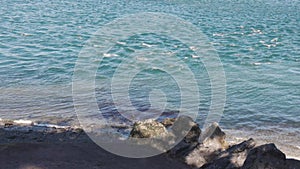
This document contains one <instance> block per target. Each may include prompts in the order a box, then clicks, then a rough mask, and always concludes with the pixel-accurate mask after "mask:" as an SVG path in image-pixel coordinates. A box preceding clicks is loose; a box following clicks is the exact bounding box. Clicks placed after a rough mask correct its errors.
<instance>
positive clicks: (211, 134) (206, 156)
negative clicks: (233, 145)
mask: <svg viewBox="0 0 300 169" xmlns="http://www.w3.org/2000/svg"><path fill="white" fill-rule="evenodd" d="M225 137H226V135H225V133H224V132H223V131H222V130H221V128H220V127H219V126H218V124H217V123H213V124H212V125H211V126H209V127H208V128H207V129H206V130H205V131H204V134H203V135H202V136H201V138H200V139H201V140H202V142H201V144H200V145H198V146H197V148H195V149H194V150H193V151H192V152H191V153H190V154H189V155H188V156H187V157H186V160H185V161H186V163H187V164H189V165H192V166H196V167H201V166H203V165H204V164H206V163H210V162H212V161H213V160H215V159H216V158H217V157H218V155H219V154H220V152H221V151H223V150H225V149H226V148H227V147H228V144H227V142H226V141H225Z"/></svg>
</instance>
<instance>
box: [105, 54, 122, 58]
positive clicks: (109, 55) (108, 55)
mask: <svg viewBox="0 0 300 169" xmlns="http://www.w3.org/2000/svg"><path fill="white" fill-rule="evenodd" d="M103 56H104V57H107V58H109V57H116V56H119V55H117V54H115V53H104V54H103Z"/></svg>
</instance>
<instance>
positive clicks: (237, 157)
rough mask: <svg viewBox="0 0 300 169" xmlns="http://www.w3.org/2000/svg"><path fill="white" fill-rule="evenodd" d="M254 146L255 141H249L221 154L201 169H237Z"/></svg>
mask: <svg viewBox="0 0 300 169" xmlns="http://www.w3.org/2000/svg"><path fill="white" fill-rule="evenodd" d="M254 146H255V141H254V140H253V139H249V140H247V141H244V142H242V143H240V144H237V145H234V146H232V147H230V148H229V149H227V150H226V151H223V152H221V153H220V154H219V155H218V157H217V158H216V159H215V160H214V161H212V162H210V163H208V164H205V165H204V166H202V167H201V169H238V168H240V167H241V166H242V165H243V163H244V161H245V160H246V157H247V154H248V152H249V151H250V150H251V149H252V148H253V147H254Z"/></svg>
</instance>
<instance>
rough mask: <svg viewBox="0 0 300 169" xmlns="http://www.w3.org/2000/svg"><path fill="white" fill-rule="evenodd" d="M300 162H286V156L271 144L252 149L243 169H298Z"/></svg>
mask: <svg viewBox="0 0 300 169" xmlns="http://www.w3.org/2000/svg"><path fill="white" fill-rule="evenodd" d="M298 168H300V162H299V161H298V162H297V161H296V160H286V157H285V154H284V153H283V152H281V151H280V150H278V149H277V147H276V146H275V145H274V144H273V143H271V144H265V145H261V146H258V147H256V148H254V149H252V150H251V151H250V152H249V154H248V156H247V159H246V161H245V163H244V165H243V166H242V167H241V169H298Z"/></svg>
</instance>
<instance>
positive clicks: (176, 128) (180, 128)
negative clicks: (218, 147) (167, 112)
mask: <svg viewBox="0 0 300 169" xmlns="http://www.w3.org/2000/svg"><path fill="white" fill-rule="evenodd" d="M162 124H164V125H165V126H167V127H169V128H170V132H171V133H172V134H173V135H174V136H175V137H182V136H184V138H183V139H182V140H179V143H178V144H177V145H176V146H175V147H173V148H172V149H171V150H170V151H169V155H171V156H172V157H176V158H179V159H181V160H183V161H185V157H186V156H187V155H188V154H189V153H190V152H191V151H192V150H193V149H194V148H195V147H196V146H197V145H198V144H199V142H198V140H199V137H200V134H201V129H200V128H199V125H198V124H197V123H196V122H195V121H194V120H193V119H192V118H191V117H189V116H179V117H178V118H177V119H165V120H164V121H163V122H162ZM187 129H190V130H188V131H187Z"/></svg>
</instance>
